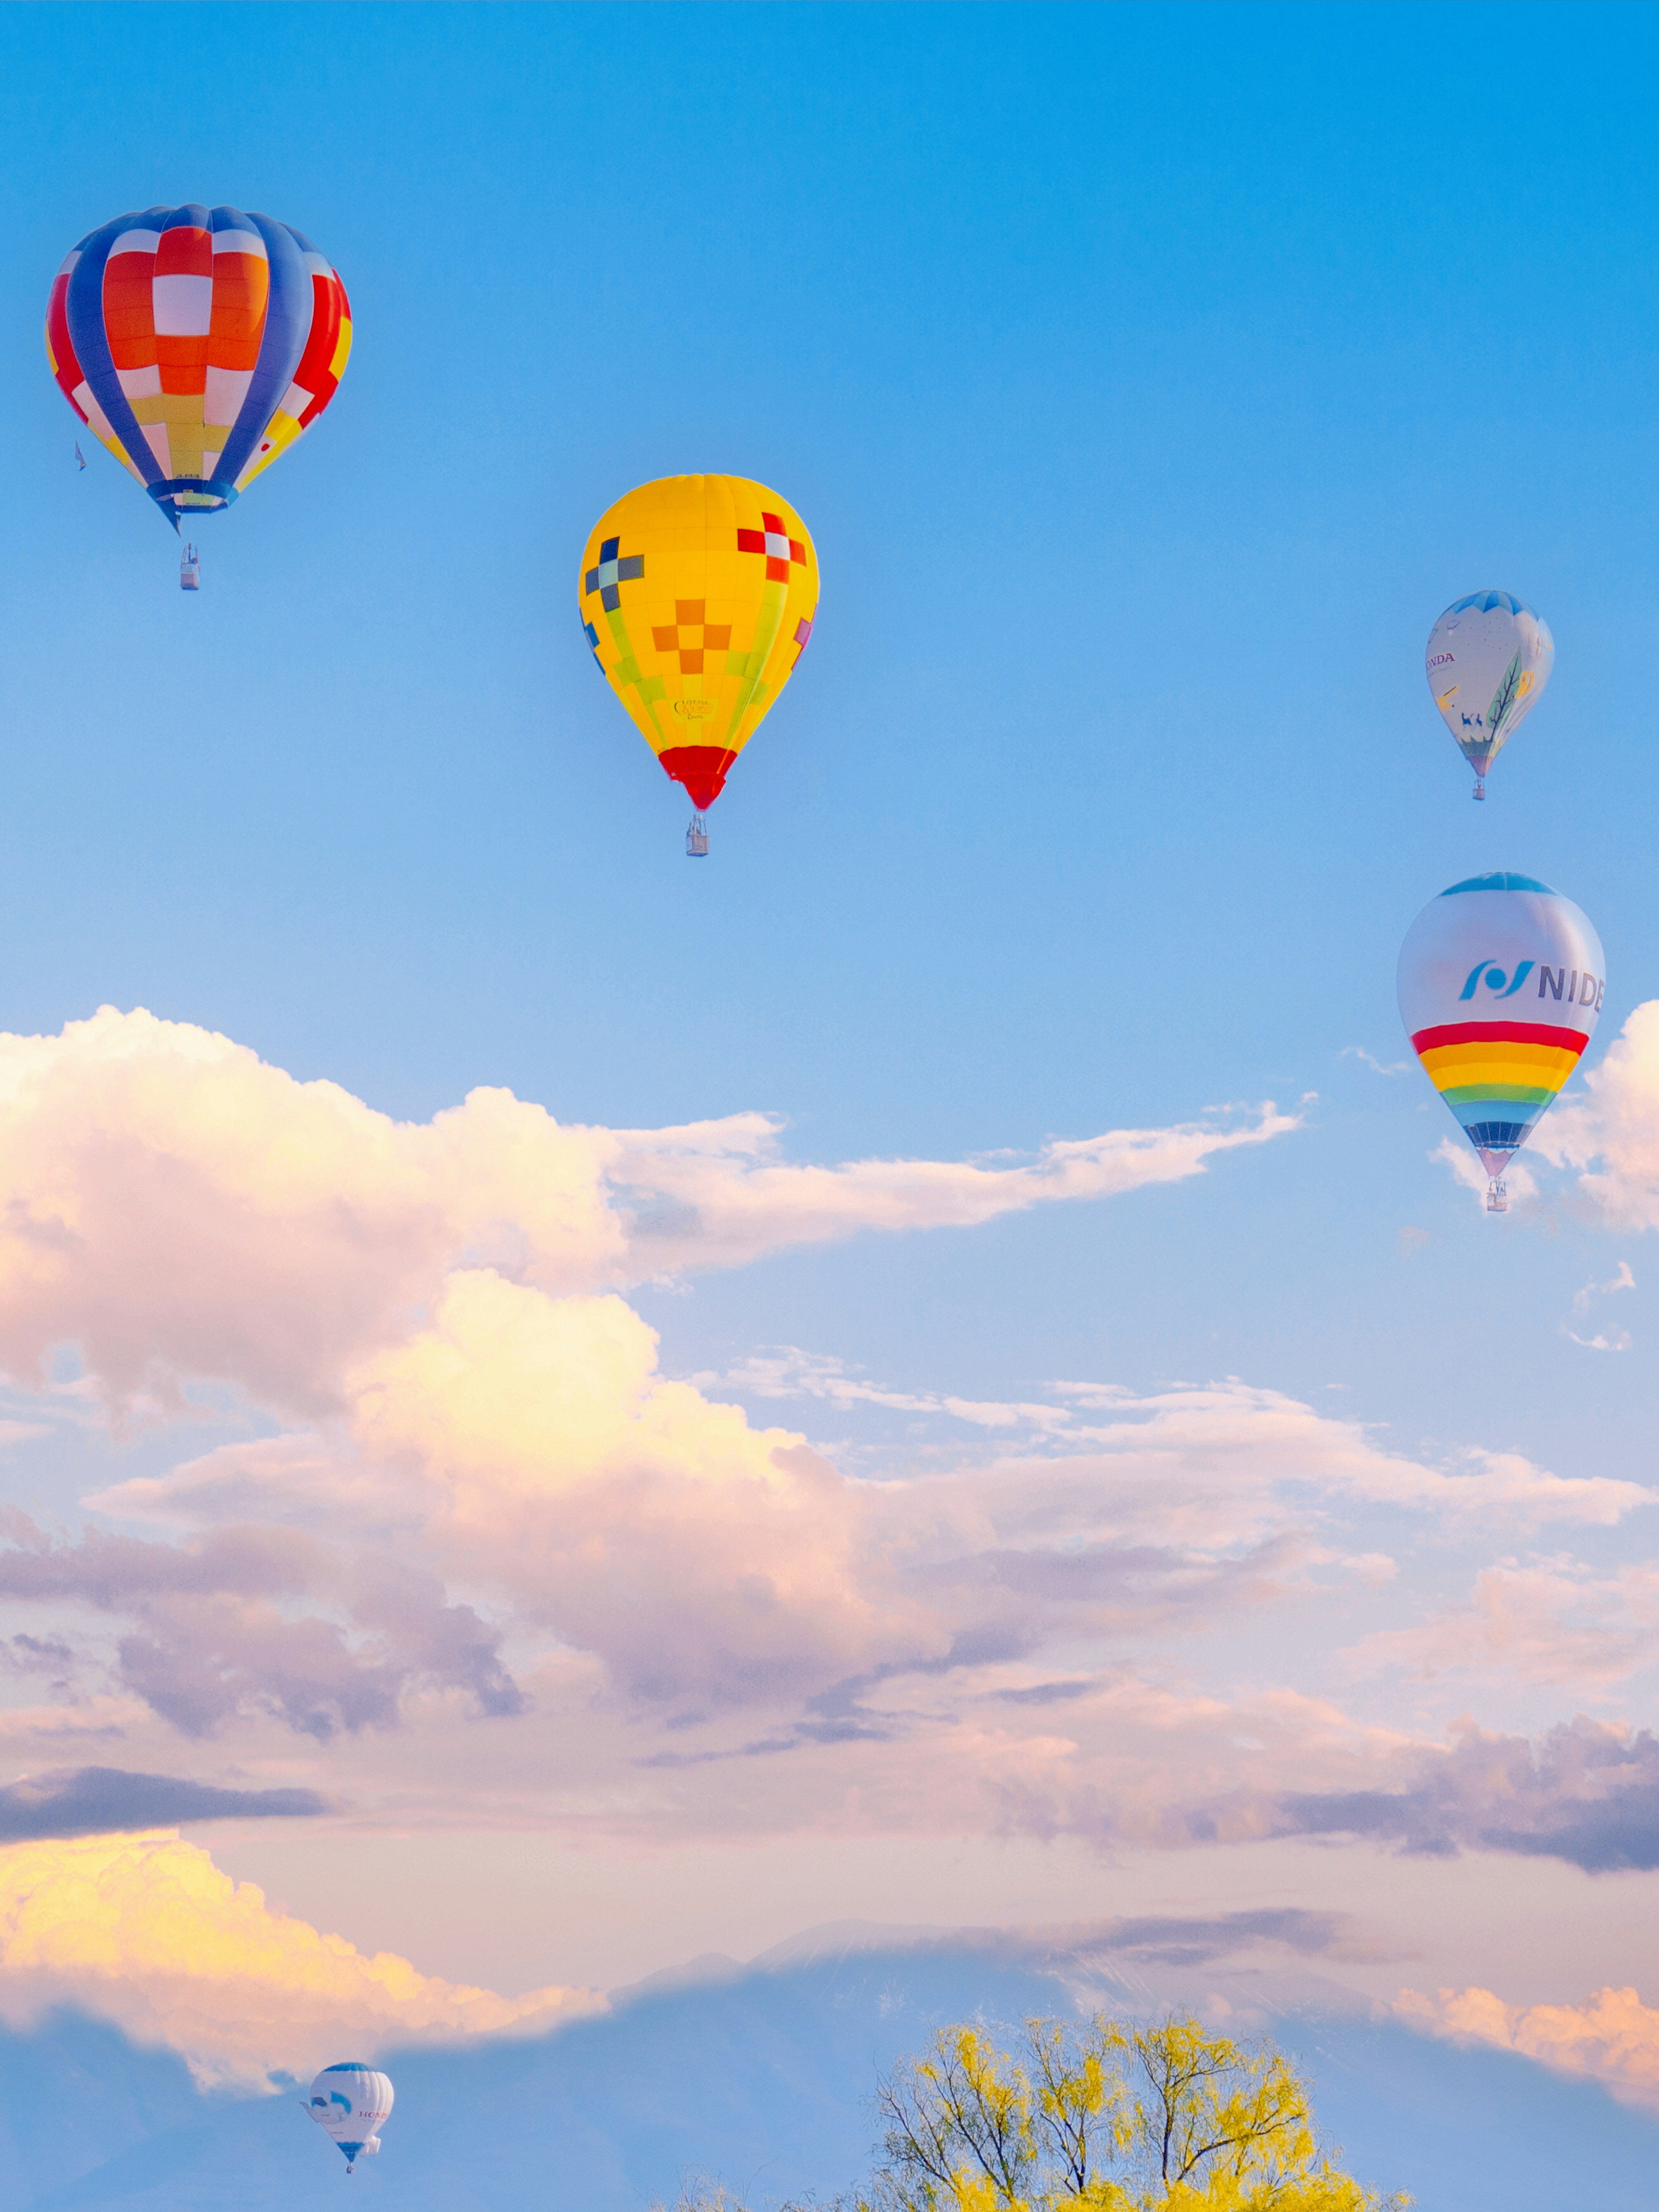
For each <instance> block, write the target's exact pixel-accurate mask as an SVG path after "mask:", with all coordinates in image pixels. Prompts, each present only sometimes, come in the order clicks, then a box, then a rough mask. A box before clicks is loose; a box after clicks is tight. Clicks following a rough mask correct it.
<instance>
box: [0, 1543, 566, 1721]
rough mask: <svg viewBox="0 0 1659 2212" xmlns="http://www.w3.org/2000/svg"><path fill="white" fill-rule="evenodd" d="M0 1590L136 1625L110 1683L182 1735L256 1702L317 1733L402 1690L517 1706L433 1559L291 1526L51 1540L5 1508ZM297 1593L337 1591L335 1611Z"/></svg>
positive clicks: (317, 1597)
mask: <svg viewBox="0 0 1659 2212" xmlns="http://www.w3.org/2000/svg"><path fill="white" fill-rule="evenodd" d="M9 1533H10V1534H11V1535H12V1538H13V1541H12V1543H11V1545H10V1546H9V1547H5V1548H0V1597H5V1598H8V1599H10V1600H12V1601H25V1600H31V1599H32V1600H34V1601H54V1600H55V1601H60V1602H61V1601H65V1600H70V1601H82V1602H84V1603H85V1604H87V1605H88V1606H90V1607H94V1609H96V1610H97V1611H99V1612H101V1613H112V1614H117V1615H121V1616H125V1618H126V1619H127V1620H130V1621H131V1623H132V1624H133V1626H132V1631H131V1633H129V1634H126V1635H124V1636H122V1637H121V1638H119V1640H118V1644H117V1645H116V1651H115V1666H116V1672H117V1674H118V1677H119V1680H121V1682H122V1684H123V1685H124V1686H125V1688H127V1689H128V1690H130V1691H131V1692H135V1693H136V1694H137V1696H139V1697H141V1698H142V1699H144V1700H145V1702H146V1703H147V1704H148V1705H149V1706H150V1707H151V1708H152V1709H153V1710H154V1711H156V1712H158V1713H160V1714H161V1715H162V1716H163V1717H165V1718H167V1720H170V1721H171V1722H173V1724H174V1725H175V1726H176V1727H178V1728H179V1729H182V1730H184V1732H185V1734H186V1735H208V1734H210V1733H211V1731H212V1730H213V1729H215V1728H216V1727H217V1726H218V1725H219V1724H220V1723H222V1722H223V1721H224V1720H226V1719H227V1718H228V1717H229V1716H230V1715H232V1714H233V1713H235V1712H237V1711H242V1710H245V1709H247V1708H255V1709H258V1710H260V1711H266V1712H270V1713H273V1714H276V1715H279V1716H280V1717H282V1718H283V1720H285V1721H286V1722H287V1723H288V1724H289V1727H291V1728H294V1729H300V1730H301V1731H303V1732H304V1733H305V1734H307V1735H313V1736H316V1737H318V1738H319V1739H322V1740H326V1739H327V1738H328V1737H330V1736H331V1735H334V1734H336V1733H337V1731H338V1730H340V1729H347V1730H355V1729H361V1728H365V1727H369V1726H374V1725H382V1726H384V1725H386V1724H387V1723H390V1722H392V1720H394V1719H395V1718H396V1717H397V1714H398V1705H399V1702H400V1699H402V1697H403V1695H404V1692H405V1691H406V1690H407V1689H408V1688H410V1687H411V1686H416V1685H422V1686H424V1685H428V1684H432V1685H437V1686H441V1687H446V1688H455V1689H461V1690H465V1691H468V1692H471V1694H472V1696H473V1697H474V1698H475V1699H477V1704H478V1705H479V1706H480V1708H481V1709H482V1710H483V1711H485V1712H487V1713H491V1714H506V1713H513V1712H516V1711H519V1710H520V1707H521V1705H522V1703H523V1699H522V1695H521V1693H520V1691H519V1688H518V1686H517V1685H516V1684H515V1683H514V1682H513V1680H512V1678H511V1677H510V1676H509V1675H508V1674H507V1672H506V1670H505V1668H503V1666H502V1664H501V1659H500V1657H499V1656H498V1652H499V1646H500V1644H501V1633H500V1632H499V1631H498V1630H495V1629H492V1628H490V1627H488V1626H486V1625H485V1624H484V1622H483V1621H482V1620H480V1618H479V1617H478V1615H477V1613H476V1612H474V1610H473V1609H472V1607H470V1606H464V1605H463V1606H456V1605H449V1604H447V1603H446V1602H445V1600H444V1592H443V1586H442V1584H441V1582H440V1581H439V1579H438V1578H437V1577H435V1575H433V1574H432V1573H430V1572H429V1571H420V1570H417V1569H416V1568H413V1567H411V1566H409V1565H403V1564H399V1563H398V1562H397V1561H395V1560H394V1559H391V1558H389V1557H387V1556H386V1554H384V1553H380V1552H377V1551H375V1550H373V1549H370V1548H368V1547H365V1548H364V1549H363V1550H362V1551H361V1552H360V1553H358V1554H357V1555H356V1556H355V1557H342V1556H341V1555H340V1554H339V1553H338V1552H337V1550H336V1549H335V1548H334V1547H325V1546H324V1545H323V1544H321V1543H319V1541H317V1540H315V1539H314V1538H313V1537H311V1536H309V1535H307V1534H304V1533H302V1532H300V1531H296V1530H294V1529H289V1528H268V1527H267V1528H254V1527H245V1528H220V1529H214V1530H211V1531H210V1532H209V1534H207V1535H206V1536H205V1537H204V1538H203V1539H201V1540H199V1541H192V1542H189V1543H185V1544H183V1545H174V1544H159V1543H150V1542H145V1541H139V1540H137V1539H135V1538H131V1537H124V1536H112V1535H110V1534H106V1533H105V1532H103V1531H101V1530H100V1529H98V1528H93V1529H90V1530H88V1532H87V1534H85V1535H83V1536H82V1537H81V1538H80V1539H79V1540H78V1541H74V1542H59V1543H53V1542H52V1541H49V1540H48V1539H47V1538H46V1535H45V1534H43V1533H42V1532H41V1531H40V1529H38V1528H35V1527H34V1526H33V1523H32V1522H27V1519H26V1518H25V1517H24V1516H21V1515H17V1514H15V1513H14V1515H13V1516H11V1528H10V1531H9ZM285 1601H287V1602H288V1603H289V1605H290V1606H291V1604H292V1603H293V1601H313V1602H315V1601H320V1602H322V1603H324V1604H329V1603H334V1604H336V1605H337V1606H338V1607H340V1608H341V1609H342V1610H343V1613H344V1617H345V1618H344V1625H342V1623H341V1621H339V1620H331V1619H328V1618H325V1617H321V1616H319V1614H318V1613H315V1612H301V1613H297V1614H296V1613H294V1612H293V1611H291V1610H285V1609H284V1603H285Z"/></svg>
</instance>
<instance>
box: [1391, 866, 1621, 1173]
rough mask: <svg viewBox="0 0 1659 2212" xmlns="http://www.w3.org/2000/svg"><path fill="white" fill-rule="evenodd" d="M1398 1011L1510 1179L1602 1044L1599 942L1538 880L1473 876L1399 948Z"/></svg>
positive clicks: (1428, 1065) (1436, 1077)
mask: <svg viewBox="0 0 1659 2212" xmlns="http://www.w3.org/2000/svg"><path fill="white" fill-rule="evenodd" d="M1399 987H1400V1013H1401V1019H1402V1020H1403V1021H1404V1023H1405V1024H1406V1029H1407V1033H1408V1035H1409V1036H1410V1037H1411V1041H1412V1045H1413V1049H1414V1050H1415V1052H1416V1054H1417V1056H1418V1058H1419V1060H1421V1061H1422V1063H1423V1066H1424V1067H1425V1069H1426V1070H1427V1073H1428V1077H1429V1080H1430V1081H1431V1083H1432V1084H1433V1085H1434V1087H1435V1089H1436V1090H1437V1091H1438V1092H1439V1093H1440V1096H1441V1097H1443V1099H1444V1100H1445V1102H1446V1103H1447V1105H1448V1106H1449V1107H1450V1109H1451V1110H1452V1112H1453V1113H1454V1114H1455V1115H1456V1116H1457V1119H1458V1121H1459V1122H1460V1123H1461V1124H1462V1129H1463V1133H1464V1134H1465V1135H1466V1136H1467V1137H1468V1140H1469V1142H1470V1143H1471V1144H1472V1145H1473V1146H1474V1149H1475V1151H1476V1152H1478V1153H1479V1154H1480V1160H1481V1164H1482V1165H1483V1166H1484V1167H1485V1169H1486V1173H1487V1174H1488V1175H1489V1176H1491V1178H1492V1183H1491V1187H1490V1188H1489V1189H1488V1191H1487V1193H1486V1206H1487V1210H1488V1212H1492V1213H1502V1212H1504V1211H1505V1208H1506V1204H1507V1200H1506V1198H1505V1194H1504V1182H1503V1176H1504V1169H1505V1168H1507V1167H1508V1165H1509V1164H1510V1160H1511V1158H1513V1157H1514V1155H1515V1154H1516V1152H1518V1151H1519V1150H1520V1148H1521V1146H1522V1145H1524V1144H1525V1143H1526V1141H1527V1139H1528V1137H1529V1136H1530V1135H1531V1134H1532V1133H1533V1131H1534V1128H1535V1127H1537V1126H1538V1123H1539V1121H1541V1119H1542V1118H1543V1115H1545V1113H1546V1112H1547V1110H1548V1108H1549V1104H1550V1102H1551V1100H1552V1099H1553V1097H1555V1094H1556V1092H1557V1091H1559V1090H1560V1088H1561V1086H1562V1085H1563V1084H1564V1083H1565V1081H1566V1079H1567V1078H1568V1077H1569V1076H1570V1075H1571V1073H1572V1071H1573V1069H1574V1068H1575V1067H1577V1065H1578V1059H1579V1055H1580V1054H1581V1053H1582V1052H1583V1049H1584V1048H1585V1046H1586V1045H1587V1044H1588V1043H1589V1041H1590V1038H1591V1036H1593V1035H1594V1034H1595V1021H1596V1017H1597V1015H1598V1014H1599V1013H1600V1012H1601V994H1602V992H1603V990H1604V989H1605V988H1606V971H1605V969H1603V967H1602V962H1601V939H1599V938H1598V937H1597V936H1596V934H1595V931H1594V929H1592V928H1591V927H1590V925H1589V921H1587V920H1586V918H1585V917H1584V915H1583V914H1582V913H1580V911H1579V909H1578V908H1577V907H1576V906H1575V905H1574V904H1573V902H1572V901H1571V899H1570V898H1563V897H1562V896H1561V894H1560V892H1559V891H1555V890H1551V889H1550V887H1549V885H1548V884H1541V883H1539V882H1537V881H1536V880H1535V879H1534V878H1533V877H1531V876H1513V875H1503V874H1499V875H1491V876H1471V877H1470V878H1469V879H1468V882H1467V883H1462V884H1453V885H1452V886H1451V888H1450V890H1444V891H1442V892H1441V894H1440V896H1439V897H1438V898H1437V899H1431V900H1430V901H1429V903H1428V904H1427V906H1425V908H1424V909H1423V911H1422V913H1421V914H1419V915H1418V917H1417V919H1416V921H1414V922H1413V924H1412V926H1411V927H1410V929H1408V930H1407V933H1406V942H1405V943H1404V945H1401V949H1400V975H1399Z"/></svg>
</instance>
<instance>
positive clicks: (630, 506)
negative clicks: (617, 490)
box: [577, 477, 818, 854]
mask: <svg viewBox="0 0 1659 2212" xmlns="http://www.w3.org/2000/svg"><path fill="white" fill-rule="evenodd" d="M577 605H578V608H579V610H580V615H581V622H582V628H583V629H584V630H585V631H586V634H587V641H588V643H589V645H591V646H592V648H593V658H594V659H596V660H597V661H598V662H599V666H600V667H601V668H602V669H603V670H604V671H605V675H606V676H607V677H608V678H610V681H611V689H612V690H614V691H615V692H616V694H617V697H618V698H619V699H620V700H621V701H622V702H623V706H624V707H625V708H627V709H628V711H629V714H631V715H632V717H633V719H634V721H635V724H636V725H637V726H638V729H639V732H640V734H641V737H642V738H644V739H645V742H646V743H647V744H648V745H649V746H650V748H651V750H652V751H653V753H655V755H656V756H657V758H658V759H659V761H660V762H661V763H662V765H663V769H664V770H665V773H666V774H667V775H671V777H672V778H673V779H674V781H675V782H676V783H681V784H684V787H685V789H686V791H687V793H689V794H690V800H691V804H692V805H693V807H695V809H696V812H695V813H694V814H693V816H692V817H691V827H690V829H689V830H688V831H687V832H686V838H685V849H686V851H687V852H688V853H690V854H704V853H707V851H708V831H707V829H706V828H705V826H704V823H703V819H702V817H703V813H704V811H705V809H707V808H708V807H709V806H712V805H714V801H715V799H718V798H719V796H720V789H721V787H722V786H723V785H724V783H725V781H726V773H727V771H728V769H730V768H731V766H732V762H733V761H734V760H736V758H737V757H738V754H739V753H740V752H741V751H742V750H743V749H744V746H745V745H746V744H748V742H749V740H750V738H752V737H753V736H754V734H755V732H756V730H757V728H758V727H759V726H760V724H761V722H762V720H763V718H764V717H765V715H766V714H767V713H768V711H769V708H771V706H772V705H773V702H775V700H776V698H777V696H778V694H779V692H780V691H781V690H782V689H783V687H784V685H785V684H787V682H788V681H789V678H790V677H791V676H792V675H793V672H794V667H795V663H796V662H797V661H798V660H799V659H800V656H801V653H802V652H803V651H804V649H805V645H806V641H807V639H808V638H809V637H811V635H812V618H813V617H814V616H815V615H816V613H817V605H818V556H817V554H816V553H815V552H814V551H813V550H812V541H811V538H810V537H809V536H808V535H807V532H806V525H805V523H804V522H803V521H802V520H801V519H800V517H799V515H798V514H797V513H795V510H794V508H793V507H791V506H790V504H789V502H788V501H787V500H786V499H781V498H780V497H779V495H778V494H777V493H776V492H775V491H769V490H768V489H767V488H766V486H765V485H764V484H760V483H754V482H753V481H752V480H751V479H750V477H659V478H658V480H657V481H656V483H647V484H641V486H640V487H639V489H638V490H637V491H630V492H629V493H628V495H626V497H624V498H623V499H619V500H618V501H617V503H616V505H615V506H614V507H608V508H607V509H606V510H605V513H604V514H602V515H601V516H600V518H599V520H598V521H597V522H596V523H595V524H594V526H593V529H592V534H591V536H590V537H589V538H588V541H587V546H586V551H585V552H584V553H583V555H582V565H581V574H580V576H579V577H578V579H577Z"/></svg>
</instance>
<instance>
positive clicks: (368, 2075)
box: [306, 2059, 393, 2173]
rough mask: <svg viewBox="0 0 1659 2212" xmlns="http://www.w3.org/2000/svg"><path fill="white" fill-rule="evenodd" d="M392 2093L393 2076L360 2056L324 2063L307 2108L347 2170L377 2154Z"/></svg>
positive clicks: (388, 2112)
mask: <svg viewBox="0 0 1659 2212" xmlns="http://www.w3.org/2000/svg"><path fill="white" fill-rule="evenodd" d="M392 2095H393V2092H392V2081H391V2078H390V2076H389V2075H385V2074H380V2073H377V2072H376V2071H375V2069H374V2067H372V2066H365V2065H363V2064H362V2062H361V2061H360V2060H358V2059H346V2060H343V2062H342V2063H340V2064H338V2065H337V2066H325V2067H324V2069H323V2070H322V2072H321V2073H320V2074H319V2075H318V2076H317V2078H316V2080H315V2081H313V2083H312V2085H311V2095H310V2098H309V2100H308V2102H307V2106H306V2109H307V2112H309V2113H310V2114H311V2117H312V2118H313V2120H315V2121H316V2123H317V2124H318V2126H319V2128H321V2129H322V2130H324V2132H325V2134H326V2135H327V2136H329V2137H330V2138H331V2141H332V2142H334V2144H335V2146H336V2147H337V2149H338V2150H339V2151H340V2152H341V2154H343V2157H344V2159H345V2162H346V2172H348V2173H349V2172H351V2170H352V2168H353V2166H355V2165H356V2162H357V2160H359V2159H360V2158H374V2157H375V2156H377V2155H378V2154H379V2152H380V2134H379V2130H380V2126H381V2125H382V2124H383V2123H384V2122H385V2121H386V2118H388V2117H389V2115H390V2113H391V2111H392Z"/></svg>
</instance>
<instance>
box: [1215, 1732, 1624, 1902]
mask: <svg viewBox="0 0 1659 2212" xmlns="http://www.w3.org/2000/svg"><path fill="white" fill-rule="evenodd" d="M1411 1765H1412V1766H1413V1770H1414V1771H1412V1772H1411V1773H1410V1774H1409V1776H1408V1777H1407V1778H1405V1780H1404V1786H1401V1785H1400V1784H1399V1783H1397V1782H1396V1784H1395V1786H1392V1787H1386V1786H1385V1787H1372V1788H1368V1789H1358V1790H1346V1791H1340V1790H1320V1791H1312V1792H1308V1793H1306V1794H1303V1795H1296V1794H1289V1795H1285V1796H1281V1797H1279V1798H1278V1799H1277V1800H1275V1801H1274V1802H1272V1803H1271V1804H1269V1805H1265V1806H1260V1807H1258V1808H1255V1819H1256V1820H1257V1821H1258V1823H1259V1828H1260V1832H1262V1833H1265V1834H1278V1835H1286V1834H1291V1835H1310V1836H1331V1835H1352V1836H1363V1837H1369V1838H1375V1839H1376V1840H1379V1841H1387V1842H1391V1843H1398V1844H1403V1845H1404V1846H1405V1848H1406V1849H1407V1850H1412V1851H1426V1852H1434V1853H1449V1852H1453V1851H1456V1850H1464V1849H1468V1850H1495V1851H1518V1852H1522V1853H1524V1854H1525V1855H1526V1856H1528V1857H1543V1858H1558V1859H1565V1860H1567V1861H1568V1862H1569V1863H1571V1864H1572V1865H1574V1866H1579V1867H1583V1869H1585V1871H1586V1872H1587V1873H1590V1874H1605V1873H1608V1872H1611V1871H1614V1870H1618V1869H1627V1868H1633V1867H1638V1868H1653V1867H1656V1866H1659V1741H1656V1739H1655V1738H1654V1736H1653V1735H1651V1734H1650V1732H1649V1731H1648V1730H1647V1729H1640V1730H1639V1731H1632V1730H1630V1729H1623V1728H1617V1727H1613V1726H1611V1725H1609V1724H1607V1723H1603V1722H1600V1721H1593V1720H1590V1719H1589V1718H1587V1717H1585V1716H1584V1715H1583V1714H1580V1715H1578V1716H1577V1717H1576V1718H1575V1719H1573V1720H1571V1721H1570V1722H1566V1723H1563V1724H1562V1725H1561V1726H1560V1727H1559V1728H1555V1729H1551V1730H1550V1731H1549V1733H1548V1734H1547V1735H1545V1736H1544V1737H1543V1738H1542V1739H1541V1740H1540V1741H1530V1740H1528V1738H1527V1737H1525V1736H1516V1735H1492V1734H1488V1733H1487V1732H1486V1731H1485V1730H1484V1729H1477V1728H1474V1727H1473V1726H1471V1725H1468V1724H1465V1725H1464V1726H1463V1727H1462V1728H1461V1729H1459V1731H1458V1732H1457V1735H1456V1736H1455V1740H1454V1741H1453V1743H1452V1745H1451V1747H1450V1748H1449V1749H1448V1750H1445V1751H1440V1752H1430V1753H1424V1752H1423V1751H1422V1750H1420V1749H1418V1748H1413V1753H1412V1755H1411Z"/></svg>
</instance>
